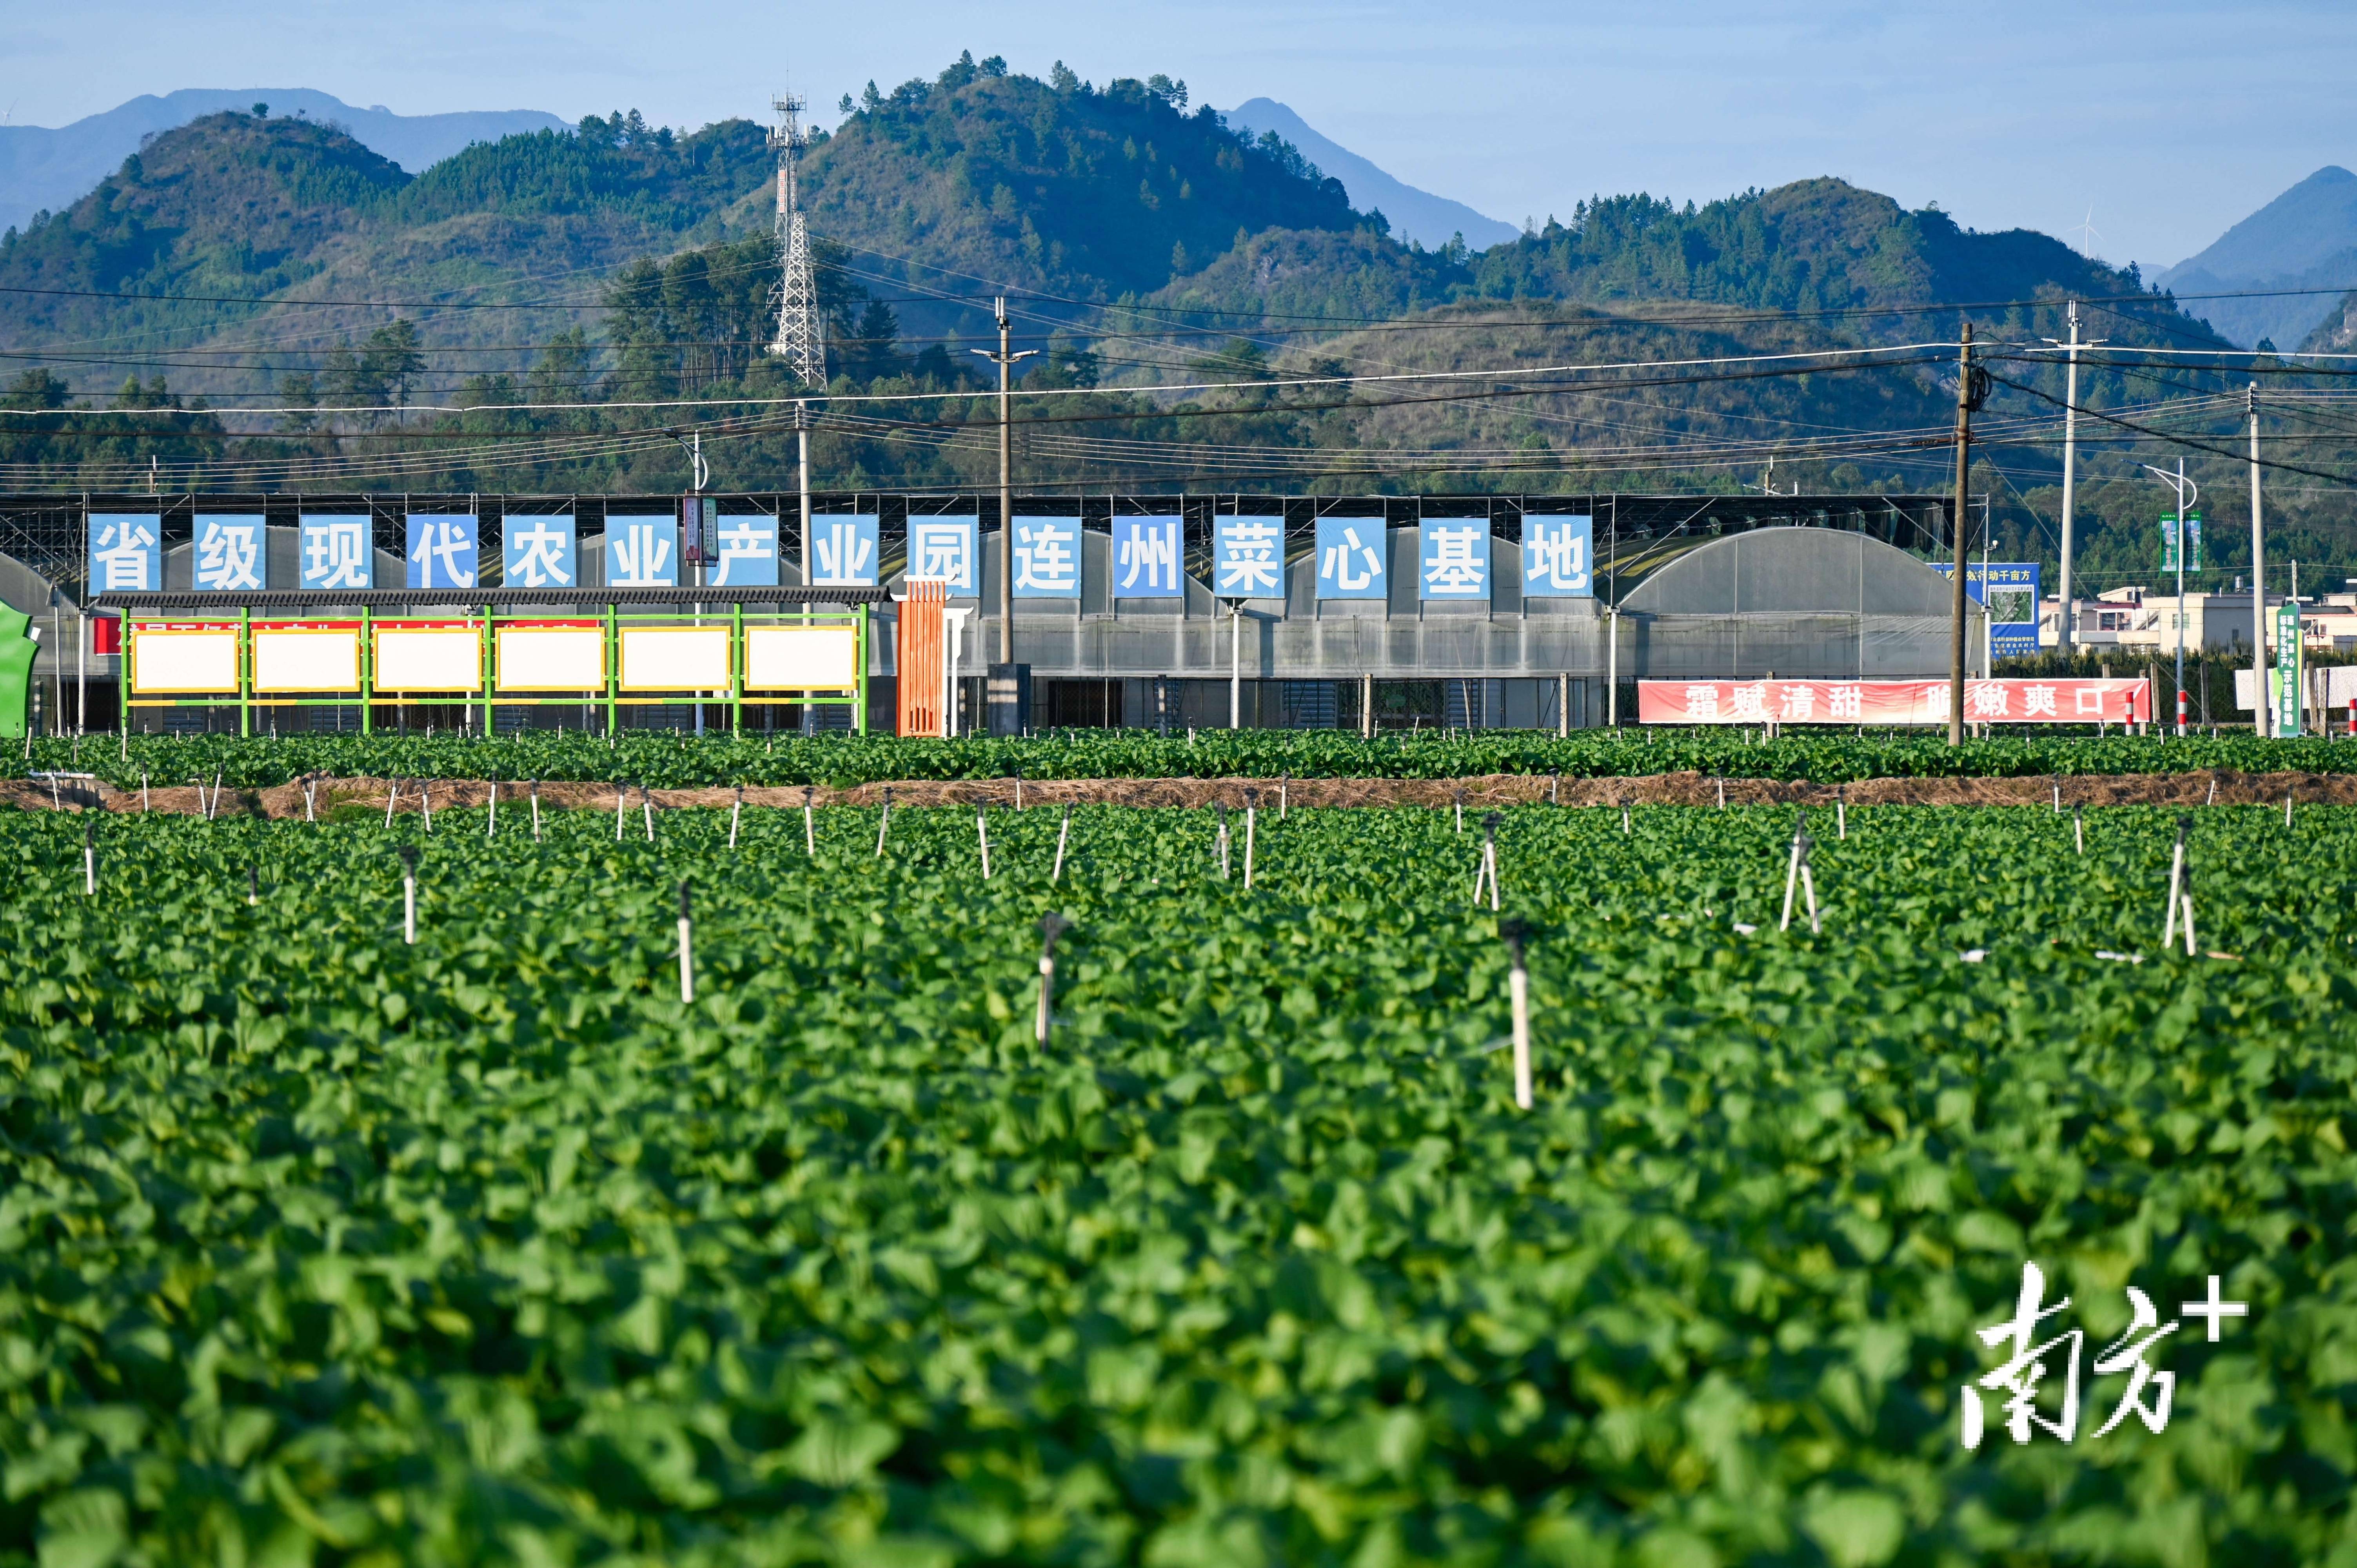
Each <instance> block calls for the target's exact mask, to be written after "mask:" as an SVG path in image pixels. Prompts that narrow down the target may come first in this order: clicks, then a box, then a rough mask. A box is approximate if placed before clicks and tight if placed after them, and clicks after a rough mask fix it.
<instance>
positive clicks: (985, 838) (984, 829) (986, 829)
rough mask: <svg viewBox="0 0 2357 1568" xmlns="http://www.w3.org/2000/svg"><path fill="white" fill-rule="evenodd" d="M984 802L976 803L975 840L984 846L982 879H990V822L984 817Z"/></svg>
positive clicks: (977, 801)
mask: <svg viewBox="0 0 2357 1568" xmlns="http://www.w3.org/2000/svg"><path fill="white" fill-rule="evenodd" d="M983 811H984V807H983V803H982V802H981V801H979V800H976V801H975V802H974V843H977V844H979V845H980V846H981V848H982V879H983V880H984V881H985V882H987V881H989V880H990V824H989V822H986V821H985V820H984V818H983V814H982V813H983Z"/></svg>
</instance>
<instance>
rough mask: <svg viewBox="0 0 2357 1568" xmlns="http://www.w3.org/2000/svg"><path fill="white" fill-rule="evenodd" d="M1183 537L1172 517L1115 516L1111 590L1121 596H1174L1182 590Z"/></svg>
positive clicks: (1178, 523)
mask: <svg viewBox="0 0 2357 1568" xmlns="http://www.w3.org/2000/svg"><path fill="white" fill-rule="evenodd" d="M1185 537H1186V535H1185V532H1184V528H1183V525H1182V522H1181V520H1180V519H1179V518H1178V517H1176V516H1165V517H1117V518H1115V519H1114V520H1113V584H1114V588H1113V591H1114V595H1115V596H1118V597H1121V598H1125V599H1175V598H1179V597H1180V596H1182V595H1183V594H1184V593H1185V592H1186V589H1185V585H1183V584H1182V583H1181V582H1180V580H1179V573H1180V571H1181V570H1182V569H1183V568H1182V562H1183V560H1184V555H1183V552H1182V550H1181V541H1182V540H1183V539H1184V538H1185Z"/></svg>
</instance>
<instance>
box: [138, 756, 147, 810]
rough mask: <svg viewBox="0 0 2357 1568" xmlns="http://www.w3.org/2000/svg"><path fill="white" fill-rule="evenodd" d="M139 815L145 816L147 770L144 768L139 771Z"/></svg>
mask: <svg viewBox="0 0 2357 1568" xmlns="http://www.w3.org/2000/svg"><path fill="white" fill-rule="evenodd" d="M139 814H140V815H141V816H143V817H144V816H145V815H146V814H147V770H146V769H145V768H141V769H140V770H139Z"/></svg>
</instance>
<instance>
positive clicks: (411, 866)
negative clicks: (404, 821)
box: [401, 844, 417, 947]
mask: <svg viewBox="0 0 2357 1568" xmlns="http://www.w3.org/2000/svg"><path fill="white" fill-rule="evenodd" d="M401 865H402V871H401V940H402V941H403V942H404V943H405V944H406V945H408V946H410V947H415V946H416V945H417V851H416V850H415V849H414V847H413V846H411V845H409V844H403V845H402V846H401Z"/></svg>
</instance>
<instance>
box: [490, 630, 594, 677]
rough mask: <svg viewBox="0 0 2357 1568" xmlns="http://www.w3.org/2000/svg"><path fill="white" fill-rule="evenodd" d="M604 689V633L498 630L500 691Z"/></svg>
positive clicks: (588, 631) (591, 631)
mask: <svg viewBox="0 0 2357 1568" xmlns="http://www.w3.org/2000/svg"><path fill="white" fill-rule="evenodd" d="M605 686H606V633H605V632H604V631H603V630H602V629H601V628H597V627H594V626H583V627H570V626H503V627H501V628H500V691H502V692H598V691H603V690H605Z"/></svg>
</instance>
